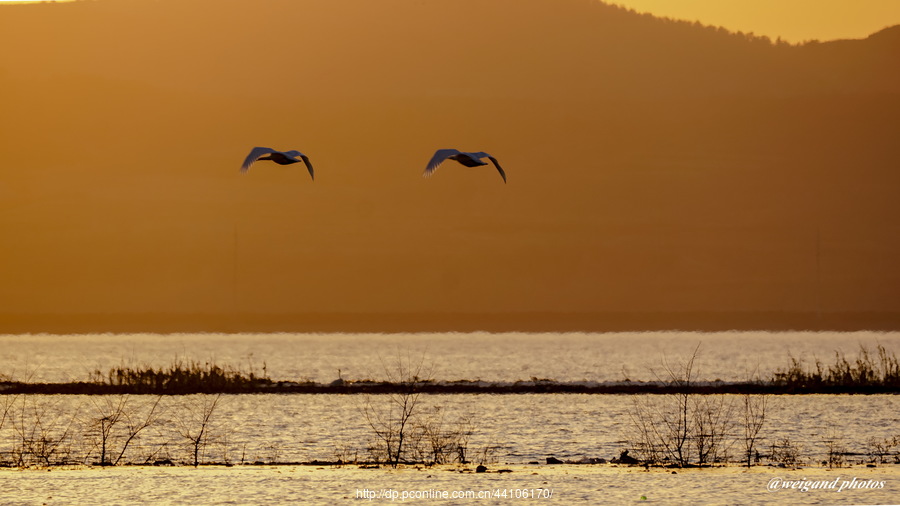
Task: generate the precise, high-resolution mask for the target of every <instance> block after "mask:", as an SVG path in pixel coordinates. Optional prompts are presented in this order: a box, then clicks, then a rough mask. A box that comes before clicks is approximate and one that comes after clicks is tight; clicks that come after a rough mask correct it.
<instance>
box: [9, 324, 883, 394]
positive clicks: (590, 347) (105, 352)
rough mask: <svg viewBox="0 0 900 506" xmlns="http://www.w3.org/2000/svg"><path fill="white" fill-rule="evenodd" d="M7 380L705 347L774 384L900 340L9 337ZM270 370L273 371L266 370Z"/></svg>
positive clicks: (564, 361)
mask: <svg viewBox="0 0 900 506" xmlns="http://www.w3.org/2000/svg"><path fill="white" fill-rule="evenodd" d="M0 344H2V352H0V374H5V375H7V376H12V377H13V378H14V379H20V380H21V379H30V380H32V381H70V380H84V379H86V378H87V377H88V375H89V374H90V372H91V371H95V370H100V371H102V372H104V373H105V372H106V371H108V370H109V369H110V368H111V367H116V366H120V365H128V366H144V365H151V366H154V367H160V366H166V365H170V364H171V363H172V362H173V361H174V360H176V359H178V358H181V359H188V360H197V361H200V362H214V363H216V364H218V365H222V366H225V365H227V366H231V367H235V368H240V369H241V370H243V371H245V372H250V371H254V372H255V373H256V374H260V373H262V372H265V373H266V374H268V375H269V376H270V377H271V378H273V379H277V380H290V381H296V380H307V379H308V380H313V381H319V382H330V381H333V380H335V379H337V378H338V374H339V371H340V375H341V376H342V377H343V378H344V379H384V378H385V374H386V373H385V371H386V369H387V370H390V369H391V368H392V367H393V366H394V364H395V363H396V362H397V357H398V356H400V357H403V360H407V358H410V359H411V361H412V362H414V363H418V362H421V363H422V364H423V365H424V366H425V368H426V369H428V370H429V371H432V374H431V376H432V377H434V378H435V379H438V380H459V379H468V380H477V379H480V380H484V381H517V380H529V379H531V378H542V379H544V378H546V379H552V380H557V381H621V380H624V379H630V380H633V381H634V380H653V379H656V378H657V377H659V376H662V377H665V373H664V364H665V363H669V364H670V365H671V364H679V363H681V362H683V361H684V360H685V359H687V358H688V357H690V356H691V354H692V353H693V352H694V350H695V349H697V346H699V350H698V357H697V360H696V362H695V372H696V373H697V377H698V379H707V380H715V379H721V380H725V381H731V380H745V379H748V378H750V377H752V376H754V375H756V374H760V375H762V376H767V375H769V374H771V372H772V371H774V370H776V369H778V368H784V367H786V366H787V365H788V364H789V363H790V357H792V356H793V357H797V358H802V359H805V360H807V361H808V362H809V361H814V360H815V359H816V358H819V359H821V360H822V361H823V362H825V363H831V362H832V361H833V358H834V353H835V351H841V352H843V353H846V354H847V355H848V357H852V356H854V355H855V353H856V352H857V350H858V349H859V347H860V345H863V346H867V347H869V348H870V349H874V347H875V346H876V345H877V344H882V345H884V346H885V347H887V348H888V349H891V350H895V351H896V350H900V333H897V332H890V333H877V332H850V333H837V332H822V333H813V332H778V333H771V332H717V333H692V332H685V333H680V332H643V333H608V334H579V333H568V334H518V333H510V334H486V333H471V334H454V333H446V334H259V335H254V334H228V335H223V334H173V335H156V334H127V335H110V334H104V335H76V336H56V335H12V336H0ZM264 368H265V369H264Z"/></svg>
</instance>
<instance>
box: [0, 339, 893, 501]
mask: <svg viewBox="0 0 900 506" xmlns="http://www.w3.org/2000/svg"><path fill="white" fill-rule="evenodd" d="M0 343H2V348H0V350H2V351H0V374H4V375H6V376H7V377H10V378H13V379H19V380H31V381H66V380H84V379H86V378H87V377H88V374H89V373H90V372H91V371H93V370H96V369H99V370H101V371H105V370H107V369H108V368H110V367H114V366H119V365H123V364H124V365H137V366H143V365H152V366H166V365H169V364H171V363H172V361H173V360H175V359H176V358H180V359H186V360H197V361H201V362H207V361H209V362H214V363H216V364H219V365H228V366H232V367H236V368H240V369H241V370H243V371H245V372H249V371H251V370H252V371H254V372H256V373H257V374H259V373H262V372H263V370H265V373H266V374H268V375H269V376H270V377H272V378H273V379H278V380H305V379H309V380H314V381H319V382H330V381H333V380H334V379H336V378H337V377H338V371H340V375H341V377H343V378H344V379H385V378H386V376H387V374H388V372H390V371H391V370H392V367H393V365H394V364H396V362H397V360H398V357H400V358H401V359H402V360H404V361H405V360H407V359H410V360H412V362H414V363H418V362H421V363H423V364H424V366H425V368H427V369H429V368H430V369H431V370H433V373H432V374H431V375H430V376H432V377H434V378H435V379H439V380H458V379H470V380H471V379H480V380H483V381H498V382H511V381H516V380H528V379H531V378H547V379H553V380H557V381H589V382H594V381H621V380H623V379H626V378H627V379H630V380H654V379H656V378H657V376H658V375H659V376H661V377H665V374H664V364H665V363H669V364H678V363H680V362H681V361H683V360H684V359H686V358H687V357H689V356H690V355H691V354H692V353H693V351H694V350H695V349H696V348H697V346H698V344H699V345H700V348H699V352H698V358H697V360H696V363H695V372H696V373H697V374H696V375H697V377H698V379H705V380H715V379H722V380H726V381H730V380H744V379H747V378H749V377H752V376H753V375H754V374H759V375H760V376H763V377H765V376H768V375H769V374H771V372H772V371H774V370H775V369H777V368H780V367H785V366H787V365H788V363H789V359H790V357H791V356H794V357H798V358H803V359H805V360H807V361H808V362H812V361H814V360H815V359H816V358H819V359H821V360H822V361H823V362H825V363H826V364H829V363H831V362H832V360H833V357H834V352H835V351H836V350H837V351H842V352H844V353H846V354H847V357H848V359H850V360H852V359H853V357H855V354H856V352H857V350H858V349H859V347H860V345H863V346H867V347H869V348H874V347H875V346H876V345H878V344H881V345H883V346H885V347H886V348H887V349H888V350H892V351H897V350H898V349H900V334H898V333H870V332H861V333H802V332H801V333H765V332H725V333H710V334H697V333H674V332H673V333H666V332H662V333H659V332H656V333H615V334H412V335H380V334H376V335H368V334H366V335H357V334H353V335H350V334H348V335H340V334H335V335H292V334H275V335H271V334H264V335H250V334H248V335H215V334H201V335H195V334H191V335H144V334H140V335H79V336H50V335H24V336H0ZM646 397H647V396H643V397H642V398H646ZM651 397H652V396H651ZM713 397H714V398H715V399H720V400H721V401H722V406H732V407H737V406H740V403H741V398H740V397H739V396H713ZM211 399H212V397H210V396H201V395H195V396H181V397H178V396H176V397H165V398H162V399H161V401H160V404H159V406H158V407H157V409H158V412H157V415H158V417H159V418H158V421H157V423H156V424H154V425H153V426H152V427H150V428H148V429H147V430H146V431H144V432H143V433H141V435H140V437H139V438H137V439H136V440H135V441H133V442H132V443H131V446H129V449H128V452H127V454H126V457H125V458H124V459H123V462H133V463H140V462H145V461H148V460H149V461H153V460H159V459H171V460H173V461H175V462H188V461H189V460H190V447H189V445H188V444H187V442H186V440H185V438H184V436H183V434H182V433H183V429H184V427H185V426H188V425H190V424H192V423H196V420H197V418H196V417H197V416H198V410H200V408H202V406H203V405H204V403H208V402H209V401H210V400H211ZM0 401H2V402H3V403H4V404H3V405H0V407H3V406H11V408H12V409H10V410H9V413H10V415H9V416H8V417H7V418H6V420H5V422H4V424H3V425H2V426H0V457H2V458H0V460H2V459H11V458H14V454H15V451H16V448H17V446H21V445H20V443H21V440H22V438H23V435H22V434H23V432H25V430H24V429H25V427H26V426H27V427H29V428H34V427H35V426H37V427H38V429H39V431H38V432H39V433H40V434H38V433H37V432H32V433H30V434H31V435H36V434H37V435H40V436H41V437H44V438H45V439H48V440H53V439H55V438H58V437H60V435H62V434H64V435H65V437H66V443H65V445H61V447H60V452H70V453H71V454H72V455H82V456H83V455H87V456H88V457H87V458H86V459H82V460H85V461H86V462H91V461H92V460H94V461H95V460H96V458H97V457H96V455H97V451H98V450H97V448H98V445H97V441H98V438H97V429H96V424H93V423H92V420H95V419H96V418H97V417H98V413H100V412H101V411H102V410H103V407H104V406H107V405H108V403H110V402H117V401H118V398H114V397H112V396H109V397H104V396H80V395H71V396H64V395H55V396H38V395H34V396H18V397H15V398H13V397H12V396H0ZM154 401H155V398H154V397H152V396H131V397H130V398H129V399H128V412H129V414H130V415H131V416H132V417H133V418H134V419H140V418H141V417H142V416H144V415H145V414H146V413H147V412H148V410H149V409H150V407H151V406H152V403H153V402H154ZM636 402H639V401H638V398H637V396H628V395H583V394H544V395H542V394H521V395H489V394H479V395H423V396H422V397H421V404H420V406H419V408H418V411H417V413H418V415H417V416H418V421H420V422H422V421H430V422H440V423H442V424H443V426H444V427H446V428H448V429H449V428H454V427H464V428H465V430H466V431H468V433H469V436H468V440H467V447H468V455H469V457H470V460H475V461H482V460H483V461H485V462H487V463H488V465H489V467H490V468H492V469H498V468H502V467H503V466H519V467H516V468H515V472H514V473H511V474H510V475H490V476H487V477H475V475H460V474H459V473H454V472H446V471H441V472H438V471H433V472H430V473H428V472H420V471H414V470H408V471H405V472H404V471H389V470H386V469H382V470H357V469H355V468H352V467H350V468H347V467H345V468H342V469H331V468H326V469H321V470H314V469H308V468H307V467H305V466H304V467H299V468H295V467H274V468H268V467H266V468H263V467H259V468H257V467H255V466H254V469H256V471H254V470H249V469H247V468H246V467H244V466H238V467H235V468H230V469H223V468H215V469H209V468H206V469H204V468H201V469H200V470H198V471H199V472H194V473H191V472H188V470H183V471H176V470H173V471H168V470H151V469H145V468H117V469H115V470H114V472H111V473H107V474H106V475H103V474H102V472H103V471H106V470H99V471H98V470H94V471H87V470H72V471H62V472H58V471H56V470H55V471H53V472H52V473H48V474H47V475H43V474H40V472H39V471H30V472H25V473H15V472H12V471H9V472H7V471H3V476H2V478H0V479H3V480H4V485H5V487H6V491H5V492H4V494H5V495H0V498H2V499H3V501H2V502H4V503H16V502H17V501H16V500H15V499H16V498H20V499H23V500H22V501H21V503H22V504H31V503H35V502H38V503H40V502H53V501H48V500H47V497H51V496H53V493H49V492H48V488H47V487H49V488H50V489H52V490H56V491H57V492H58V493H57V494H56V495H55V497H56V499H57V500H60V501H62V502H79V501H81V500H87V499H88V498H89V496H85V495H81V496H80V495H79V490H85V489H91V490H107V489H108V490H107V491H106V492H105V494H107V495H106V496H105V497H106V498H107V499H109V500H110V501H111V502H119V503H136V502H141V500H142V498H143V499H149V498H152V497H155V495H154V494H157V493H160V492H161V491H165V490H169V492H168V493H169V494H170V495H168V496H165V497H168V498H169V499H170V500H172V501H174V502H182V501H183V502H197V501H199V502H216V503H227V502H231V501H236V502H238V503H247V502H257V501H256V500H257V499H261V498H267V499H266V501H265V502H269V501H274V502H291V499H289V498H295V499H298V500H299V498H300V497H301V496H302V495H303V494H304V493H305V492H302V490H306V487H309V486H313V487H319V488H318V489H317V490H311V491H310V493H311V494H312V495H309V496H307V497H308V498H309V500H310V501H311V502H318V503H328V502H330V501H333V500H339V499H344V498H347V499H357V498H356V497H354V493H355V490H356V489H357V488H360V487H363V486H369V487H370V488H376V487H378V488H382V487H390V488H392V489H396V490H401V489H404V488H420V489H421V487H426V486H429V485H430V487H431V488H433V489H434V488H436V489H452V488H457V489H470V488H477V487H481V486H484V485H490V484H493V485H502V484H506V485H510V486H513V487H522V488H536V487H542V486H547V485H550V486H554V485H555V486H556V488H557V490H558V491H559V492H558V494H559V495H557V496H556V497H555V498H554V500H561V501H562V502H566V501H565V498H566V497H568V499H570V500H572V499H579V500H589V499H591V498H594V499H596V498H597V497H600V496H599V495H598V494H611V495H608V497H610V498H617V500H628V501H631V500H635V501H637V500H638V499H639V497H640V495H641V494H645V493H646V492H644V490H652V491H653V493H654V494H656V495H655V496H654V497H655V498H656V499H657V500H659V499H660V498H662V499H664V500H665V498H668V500H670V501H671V500H677V499H678V498H682V497H687V496H692V497H695V496H694V495H692V494H698V493H703V494H705V493H706V492H708V490H709V489H708V488H707V487H713V488H714V489H715V492H716V494H715V495H712V496H710V495H703V496H702V498H698V497H695V499H697V500H696V501H692V502H699V503H707V504H716V503H731V504H733V503H741V502H754V503H758V502H763V501H773V502H781V501H785V500H788V501H790V502H795V503H811V504H833V503H840V502H845V501H844V499H846V500H851V502H854V501H855V502H866V503H876V502H884V501H886V500H887V499H889V498H892V497H894V498H900V496H898V495H897V491H898V490H900V487H898V485H900V482H898V478H897V477H895V476H894V475H891V476H888V477H887V478H886V480H887V484H888V488H887V489H886V490H884V489H883V490H880V491H878V492H877V494H876V493H870V494H869V495H860V494H859V493H858V494H857V495H856V496H854V497H853V498H850V497H849V496H847V497H844V496H840V498H838V496H837V495H835V494H831V495H826V494H825V493H824V492H822V493H819V494H817V495H813V494H805V495H802V496H800V495H796V494H795V496H790V497H788V496H787V495H785V494H784V493H782V494H781V495H780V496H777V497H776V496H774V495H772V494H771V493H769V492H767V491H766V489H765V487H766V483H767V480H769V479H771V476H769V475H768V474H766V473H764V472H762V471H760V470H755V471H754V472H753V473H750V474H738V473H732V474H729V475H727V476H724V477H715V476H714V475H713V474H707V475H702V474H696V473H692V472H685V473H683V474H682V475H680V478H673V477H671V475H669V474H668V473H663V472H652V473H649V474H643V475H641V474H639V473H638V471H627V470H622V469H619V470H617V471H615V473H618V474H615V473H613V474H610V473H611V472H612V471H610V470H609V469H607V468H602V469H598V468H595V467H594V466H564V467H570V468H571V471H570V472H569V471H565V472H564V471H557V470H552V469H551V467H552V466H543V465H541V466H538V467H533V468H531V467H528V466H537V464H534V463H541V464H543V463H544V462H545V460H546V458H547V457H555V458H558V459H561V460H565V461H584V460H586V459H597V458H603V459H611V458H613V457H616V456H618V455H619V453H620V452H621V451H622V450H624V449H627V448H628V447H629V443H628V441H629V439H630V438H632V437H633V436H634V424H633V423H632V422H631V420H632V418H631V416H630V413H633V411H634V409H635V403H636ZM388 405H389V399H388V397H387V396H384V395H371V396H366V395H308V394H254V395H225V396H222V397H221V398H220V399H219V404H218V405H217V407H216V410H215V412H214V416H212V418H211V425H210V429H209V430H210V432H209V441H208V444H206V445H204V446H203V447H202V449H201V460H203V461H208V462H228V463H232V464H241V463H250V462H263V463H273V462H282V463H284V462H308V461H313V460H336V459H344V460H352V459H354V458H359V459H365V458H367V456H368V451H369V448H371V447H373V446H374V445H377V444H378V440H377V438H376V437H375V436H374V434H373V429H372V426H371V425H370V424H369V423H368V421H367V419H366V417H365V415H364V413H365V411H366V406H369V407H370V408H372V409H375V410H376V411H377V410H379V409H384V408H385V407H386V406H388ZM735 417H736V415H735ZM898 435H900V398H898V397H897V396H895V395H805V396H786V395H774V396H770V397H769V403H768V409H767V415H766V422H765V425H764V427H763V429H762V431H761V433H760V442H759V444H758V446H757V448H759V450H760V451H761V453H762V454H763V459H762V461H761V463H762V464H767V463H768V461H767V458H766V456H765V455H767V454H769V453H771V450H772V449H773V448H774V447H777V446H780V445H782V444H783V443H784V441H788V442H789V444H790V445H791V446H792V447H793V448H794V449H796V450H797V451H798V457H799V460H800V464H801V465H802V466H814V470H811V471H810V473H812V474H810V476H806V477H807V478H809V479H813V478H814V476H825V477H830V479H834V478H836V477H837V475H838V474H844V475H847V476H855V475H854V474H853V473H856V475H859V476H862V475H863V474H864V473H871V472H873V471H871V470H868V469H867V468H865V467H864V463H865V462H867V461H869V460H871V458H872V457H871V455H869V454H870V453H871V452H872V450H873V446H872V441H883V440H887V439H890V438H892V437H894V436H898ZM739 437H740V428H739V427H738V426H734V427H732V428H730V429H729V430H728V438H729V440H730V442H729V443H728V444H727V448H726V449H725V450H724V453H725V456H726V457H727V458H728V459H730V460H734V459H736V458H737V455H738V454H739V452H740V445H739V443H738V439H739ZM834 442H837V443H838V444H839V446H840V447H841V448H842V450H843V452H844V453H845V455H844V459H845V461H846V463H847V464H853V465H855V467H853V468H849V469H847V468H845V469H843V470H840V471H836V470H827V469H824V468H822V466H821V462H822V460H823V459H825V458H826V453H827V450H828V445H829V444H833V443H834ZM121 444H122V439H121V436H117V438H114V439H113V440H111V446H112V447H118V446H121ZM759 469H762V468H759ZM769 469H771V468H769ZM878 469H882V467H881V466H879V468H878ZM632 472H634V473H638V474H628V473H632ZM784 472H785V473H791V474H789V476H793V479H800V478H802V477H804V476H800V475H799V474H797V473H799V472H800V471H784ZM229 473H231V474H229ZM341 473H344V474H341ZM112 476H115V477H116V478H115V480H111V477H112ZM502 476H506V477H502ZM897 476H900V475H897ZM160 480H161V481H165V482H166V483H180V484H182V485H179V486H177V487H168V488H167V486H163V485H153V483H155V482H157V481H160ZM498 480H499V481H498ZM126 482H127V483H132V482H133V485H134V487H131V488H129V487H126V488H122V487H119V486H117V485H115V486H113V484H114V483H126ZM108 484H110V485H108ZM357 485H358V487H357ZM104 487H106V488H104ZM203 487H206V488H207V489H210V487H212V488H214V489H215V490H216V492H215V494H219V495H213V496H208V497H202V496H193V495H190V494H188V493H187V492H186V491H187V490H193V489H197V488H203ZM229 487H230V488H229ZM127 490H143V491H144V492H141V493H142V494H145V495H143V496H135V495H133V494H132V492H128V491H127ZM313 492H314V493H313ZM129 494H131V495H129ZM186 494H187V495H186ZM873 494H875V495H873ZM161 497H162V496H161ZM175 498H177V499H175ZM235 498H238V499H235ZM240 498H243V499H240ZM742 498H747V499H749V498H754V499H753V500H752V501H745V499H742ZM376 502H384V501H376ZM426 502H428V503H441V501H426ZM479 502H482V501H479ZM483 502H484V503H488V504H509V503H510V502H517V501H513V500H510V499H506V500H504V499H496V498H495V499H493V500H491V501H483ZM447 503H453V501H449V502H447Z"/></svg>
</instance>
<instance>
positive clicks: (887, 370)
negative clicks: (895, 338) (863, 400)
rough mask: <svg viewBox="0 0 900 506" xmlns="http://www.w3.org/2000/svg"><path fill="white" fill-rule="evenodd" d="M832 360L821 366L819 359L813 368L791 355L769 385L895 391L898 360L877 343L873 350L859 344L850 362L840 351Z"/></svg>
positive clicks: (898, 385)
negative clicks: (788, 362)
mask: <svg viewBox="0 0 900 506" xmlns="http://www.w3.org/2000/svg"><path fill="white" fill-rule="evenodd" d="M834 355H835V358H834V363H833V364H831V365H828V366H825V365H824V364H823V363H822V362H821V361H820V360H819V359H816V360H815V364H814V367H809V366H805V365H804V362H803V360H802V359H798V358H796V357H791V365H790V366H788V367H787V368H786V369H779V370H777V371H776V372H775V374H774V375H773V378H772V384H774V385H776V386H779V387H785V388H788V389H791V390H794V389H800V390H819V389H822V388H823V387H826V388H827V387H841V388H853V387H863V388H873V387H880V388H885V389H893V390H896V389H898V388H900V361H898V360H897V355H896V354H895V353H894V352H892V351H888V350H887V349H886V348H885V347H884V346H882V345H880V344H879V345H878V346H876V348H875V352H874V353H873V352H871V351H869V349H868V348H866V347H865V346H862V345H860V347H859V353H858V354H857V356H856V359H855V360H854V361H853V362H850V361H848V360H847V357H846V356H845V355H844V354H843V353H842V352H840V351H835V354H834Z"/></svg>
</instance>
